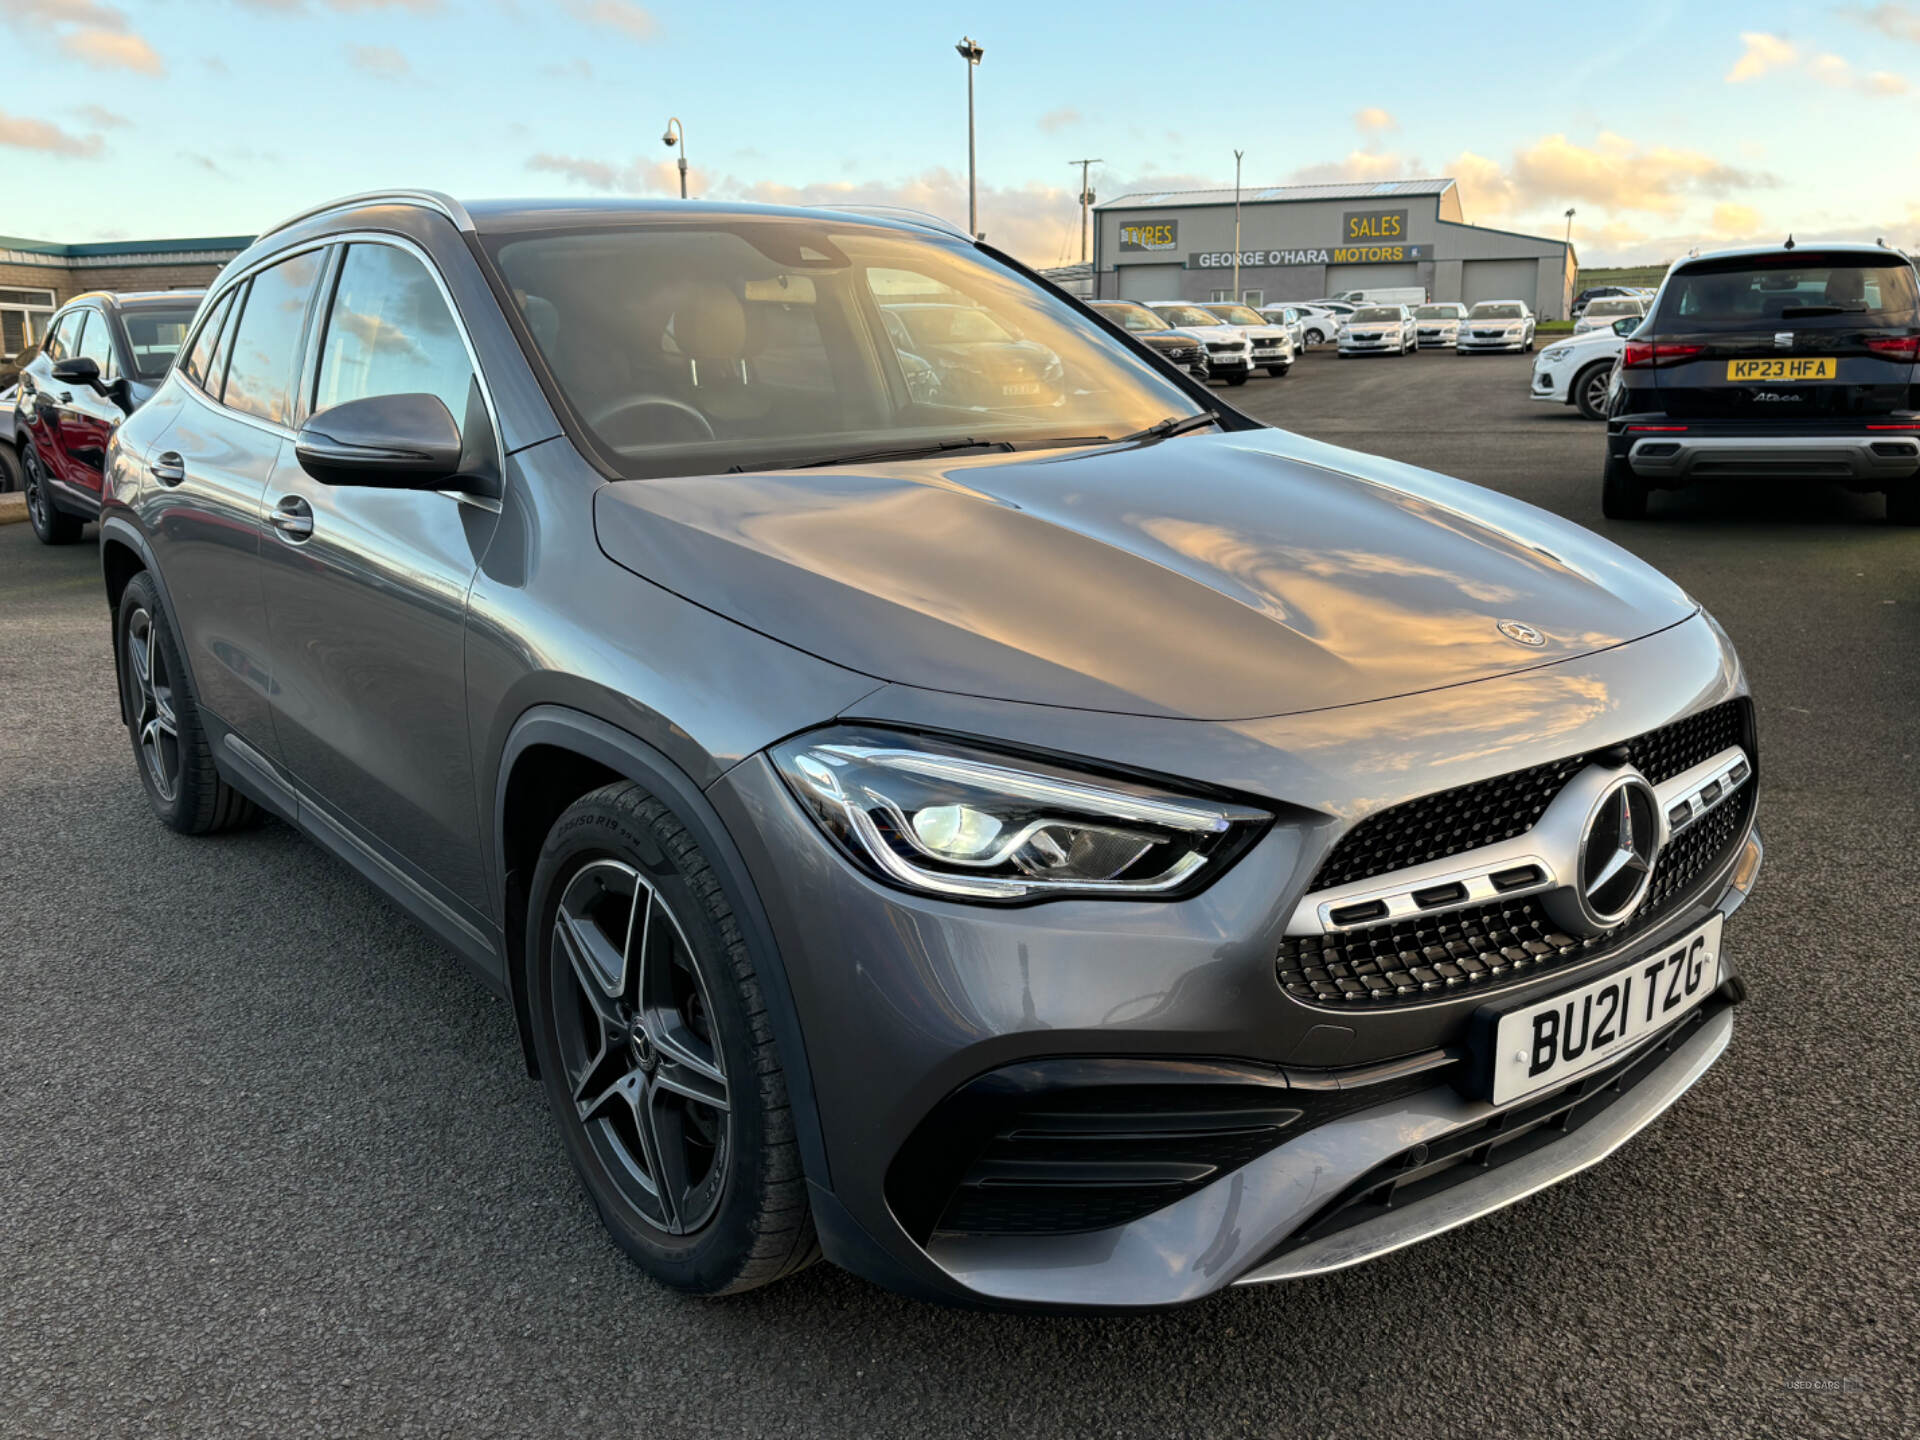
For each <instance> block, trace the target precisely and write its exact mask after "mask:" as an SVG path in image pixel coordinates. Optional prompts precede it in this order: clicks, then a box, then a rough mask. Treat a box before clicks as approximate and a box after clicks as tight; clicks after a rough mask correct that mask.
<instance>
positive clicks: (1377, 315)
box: [1353, 305, 1400, 325]
mask: <svg viewBox="0 0 1920 1440" xmlns="http://www.w3.org/2000/svg"><path fill="white" fill-rule="evenodd" d="M1399 318H1400V310H1399V307H1398V306H1394V305H1369V306H1367V307H1366V309H1364V310H1356V311H1354V312H1353V319H1354V323H1355V324H1358V325H1375V324H1379V323H1380V322H1381V321H1384V320H1398V319H1399Z"/></svg>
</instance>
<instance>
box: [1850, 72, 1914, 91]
mask: <svg viewBox="0 0 1920 1440" xmlns="http://www.w3.org/2000/svg"><path fill="white" fill-rule="evenodd" d="M1861 88H1862V89H1864V90H1866V91H1867V92H1868V93H1870V94H1873V95H1904V94H1906V93H1907V77H1906V76H1904V75H1895V74H1893V73H1892V72H1891V71H1888V70H1875V71H1874V72H1873V73H1872V74H1870V75H1868V76H1867V78H1866V79H1865V80H1863V81H1862V82H1861Z"/></svg>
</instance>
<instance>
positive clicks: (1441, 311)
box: [1413, 305, 1460, 320]
mask: <svg viewBox="0 0 1920 1440" xmlns="http://www.w3.org/2000/svg"><path fill="white" fill-rule="evenodd" d="M1413 318H1414V319H1416V320H1458V319H1459V318H1460V312H1459V311H1458V310H1456V309H1454V308H1453V306H1451V305H1421V306H1418V307H1416V308H1415V310H1414V312H1413Z"/></svg>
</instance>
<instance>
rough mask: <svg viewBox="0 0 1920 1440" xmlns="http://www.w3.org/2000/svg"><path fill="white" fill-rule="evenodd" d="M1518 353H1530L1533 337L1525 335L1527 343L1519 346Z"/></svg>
mask: <svg viewBox="0 0 1920 1440" xmlns="http://www.w3.org/2000/svg"><path fill="white" fill-rule="evenodd" d="M1520 353H1521V354H1522V355H1531V354H1532V353H1533V337H1532V336H1531V335H1529V336H1527V343H1526V344H1524V345H1522V346H1521V347H1520Z"/></svg>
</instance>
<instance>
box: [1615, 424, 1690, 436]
mask: <svg viewBox="0 0 1920 1440" xmlns="http://www.w3.org/2000/svg"><path fill="white" fill-rule="evenodd" d="M1686 428H1687V427H1686V426H1684V425H1629V426H1627V432H1628V433H1629V434H1632V435H1671V434H1677V433H1679V432H1680V431H1683V430H1685V429H1686Z"/></svg>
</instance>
